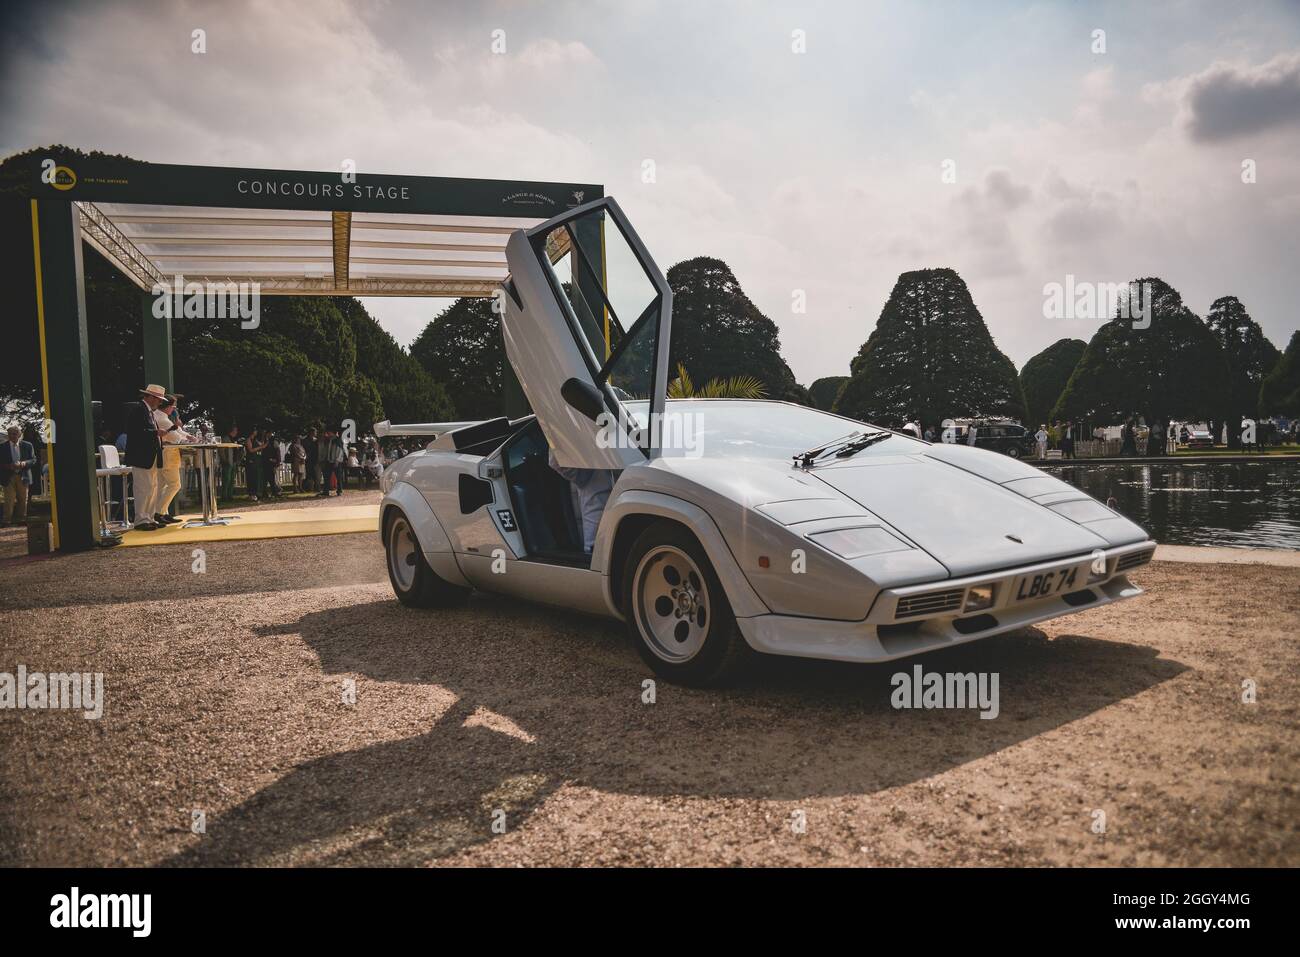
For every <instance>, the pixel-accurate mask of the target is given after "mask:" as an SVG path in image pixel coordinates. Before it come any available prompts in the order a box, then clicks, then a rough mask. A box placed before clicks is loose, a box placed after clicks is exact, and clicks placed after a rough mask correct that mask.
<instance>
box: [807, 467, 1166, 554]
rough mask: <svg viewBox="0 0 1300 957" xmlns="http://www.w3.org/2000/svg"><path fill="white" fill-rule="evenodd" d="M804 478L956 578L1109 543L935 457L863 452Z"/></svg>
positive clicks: (1013, 492)
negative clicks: (855, 506) (852, 504)
mask: <svg viewBox="0 0 1300 957" xmlns="http://www.w3.org/2000/svg"><path fill="white" fill-rule="evenodd" d="M968 451H969V453H970V454H972V455H979V454H983V455H989V454H991V453H980V452H979V450H976V449H970V450H968ZM1025 468H1026V470H1027V471H1028V472H1030V473H1034V474H1036V475H1037V476H1042V478H1043V479H1046V480H1048V481H1051V482H1056V480H1055V479H1051V478H1050V477H1048V476H1045V475H1044V474H1043V473H1042V472H1039V471H1038V470H1037V469H1031V468H1028V467H1025ZM806 474H808V475H810V476H813V477H815V478H817V479H818V480H819V481H821V482H824V483H825V484H827V485H829V486H830V487H831V488H833V489H835V490H836V491H838V492H841V493H842V494H844V495H846V496H848V497H849V498H851V499H853V500H854V501H856V502H858V503H859V504H861V505H862V507H863V508H865V509H867V510H868V511H870V512H872V513H874V514H875V515H878V516H879V517H880V518H882V519H883V520H884V521H886V522H888V523H889V524H890V525H892V526H893V527H894V528H896V529H898V530H899V531H900V532H902V533H903V534H904V535H906V536H907V537H908V538H910V539H911V540H912V541H913V542H914V543H915V544H916V545H917V546H919V547H920V548H922V549H924V550H925V551H926V552H928V553H929V554H930V555H931V556H932V557H933V558H935V559H936V560H937V561H939V562H941V563H942V564H943V565H944V566H945V567H946V568H947V569H948V571H949V574H951V575H952V576H953V577H959V576H962V575H973V574H977V573H980V572H984V571H991V570H995V569H999V568H1009V567H1012V566H1016V565H1027V564H1031V563H1034V562H1041V561H1050V560H1052V559H1056V558H1065V557H1068V556H1072V555H1079V554H1087V553H1089V552H1091V551H1092V550H1093V549H1096V548H1106V547H1107V546H1108V545H1109V544H1110V542H1109V541H1108V540H1107V538H1106V537H1104V536H1103V534H1101V533H1099V532H1096V531H1093V530H1090V529H1089V528H1087V527H1085V526H1084V525H1080V524H1078V523H1076V522H1074V521H1072V520H1070V519H1068V518H1066V517H1065V516H1063V515H1060V514H1058V513H1056V512H1054V511H1052V510H1051V509H1050V508H1048V507H1046V506H1045V505H1043V504H1040V503H1039V502H1036V501H1034V500H1033V499H1032V498H1029V497H1027V496H1026V495H1025V494H1023V493H1022V492H1018V491H1016V490H1013V489H1012V488H1008V487H1007V486H1006V485H1003V484H1000V483H999V482H998V481H996V480H992V479H990V478H987V477H983V476H981V475H979V474H977V473H976V472H974V471H970V470H967V469H966V468H963V467H961V466H957V465H954V464H950V463H949V462H945V461H942V460H940V459H938V458H935V457H931V456H929V455H914V456H889V457H887V458H884V457H882V458H879V459H876V460H873V459H872V458H871V457H870V456H866V455H864V456H860V457H857V458H853V459H846V460H844V461H842V462H837V463H834V464H831V465H826V466H821V467H818V468H814V469H811V470H809V471H808V472H807V473H806ZM1061 484H1063V483H1061ZM1077 497H1082V496H1077ZM1139 532H1140V530H1139Z"/></svg>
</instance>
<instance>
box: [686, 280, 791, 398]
mask: <svg viewBox="0 0 1300 957" xmlns="http://www.w3.org/2000/svg"><path fill="white" fill-rule="evenodd" d="M668 285H669V286H671V287H672V290H673V329H672V346H671V348H670V350H669V356H670V362H671V363H672V365H673V366H677V365H686V366H688V367H689V368H691V369H694V370H695V373H696V375H698V376H701V377H703V378H708V379H731V378H734V377H736V376H744V375H749V376H753V377H754V378H756V379H758V380H759V382H761V383H762V384H763V387H764V388H765V389H766V391H767V394H768V396H769V397H770V398H773V399H786V400H789V401H792V402H801V403H803V404H805V405H807V404H808V402H809V399H808V390H807V389H805V388H804V387H803V386H801V385H799V383H798V382H796V381H795V378H794V373H792V372H791V371H790V367H789V366H788V365H786V363H785V360H784V359H782V358H781V338H780V335H779V333H778V330H777V328H776V323H775V322H773V321H772V320H771V319H769V318H768V317H767V316H765V315H763V313H762V311H761V310H759V308H758V307H757V306H755V305H754V304H753V303H752V302H751V301H750V300H749V297H748V296H746V295H745V291H744V290H743V289H741V287H740V283H739V282H738V281H737V279H736V277H735V275H734V274H733V273H732V271H731V268H730V267H729V266H728V265H727V264H726V263H724V262H723V261H722V260H720V259H713V258H711V257H709V256H697V257H695V258H694V259H688V260H686V261H685V262H680V263H678V264H677V265H675V266H673V267H672V268H671V269H669V270H668Z"/></svg>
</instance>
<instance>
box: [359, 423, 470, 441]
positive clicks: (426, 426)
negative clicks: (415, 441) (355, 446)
mask: <svg viewBox="0 0 1300 957" xmlns="http://www.w3.org/2000/svg"><path fill="white" fill-rule="evenodd" d="M482 421H483V420H482V419H477V420H474V421H472V422H417V423H414V424H411V425H393V423H391V422H389V421H388V420H387V419H385V420H384V421H383V422H376V423H375V435H376V436H378V437H379V438H381V439H382V438H385V437H386V436H390V435H442V434H443V433H444V432H454V431H456V429H463V428H465V427H466V426H469V425H478V424H479V423H480V422H482Z"/></svg>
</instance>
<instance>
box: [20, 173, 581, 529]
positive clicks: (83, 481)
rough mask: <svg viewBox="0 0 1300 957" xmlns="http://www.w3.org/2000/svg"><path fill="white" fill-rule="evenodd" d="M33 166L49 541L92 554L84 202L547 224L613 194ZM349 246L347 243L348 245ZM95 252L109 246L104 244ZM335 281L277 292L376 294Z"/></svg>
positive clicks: (148, 366)
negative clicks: (46, 424)
mask: <svg viewBox="0 0 1300 957" xmlns="http://www.w3.org/2000/svg"><path fill="white" fill-rule="evenodd" d="M28 162H29V166H30V169H29V173H28V176H27V178H26V188H25V189H23V190H20V195H22V196H23V198H26V199H28V200H29V201H30V205H31V226H32V248H33V253H34V257H35V266H36V268H35V283H36V321H37V323H38V328H39V341H40V352H41V355H40V360H41V378H42V388H43V398H44V404H45V409H46V415H47V416H48V417H49V419H50V421H51V423H52V425H53V428H52V429H51V430H49V431H51V432H52V434H51V435H50V436H49V438H50V439H51V441H50V443H49V449H50V456H49V479H50V500H51V515H52V520H53V526H54V528H53V543H52V544H53V546H54V547H55V548H56V549H60V550H62V551H78V550H84V549H87V548H91V547H94V546H95V545H97V544H99V528H100V522H99V495H98V490H97V483H96V479H95V449H94V431H93V423H92V413H91V394H90V353H89V346H88V340H87V335H86V295H85V278H84V273H83V268H82V242H83V238H84V237H83V232H82V219H83V216H84V215H85V213H84V212H83V209H85V208H86V206H84V205H80V204H87V205H88V204H94V203H128V204H139V205H160V206H194V207H200V206H206V207H220V208H225V209H259V210H266V209H269V210H276V209H279V210H308V211H327V212H330V213H332V214H336V215H337V214H350V213H406V214H415V215H433V216H470V217H484V218H504V219H532V220H542V219H547V218H549V217H551V216H554V215H556V214H558V213H561V212H563V211H564V210H566V209H570V208H572V207H574V206H577V205H580V204H581V203H583V202H590V201H591V200H594V199H599V198H600V197H602V196H603V195H604V187H603V186H600V185H597V184H592V183H553V182H534V181H525V180H493V179H461V178H453V177H443V176H390V175H383V174H373V173H360V172H358V173H356V174H354V176H353V178H352V179H350V180H349V179H348V178H346V177H345V176H344V174H342V173H337V172H336V173H329V172H317V171H303V170H268V169H252V168H238V167H222V166H176V165H168V164H159V163H147V162H143V161H140V160H132V159H125V158H120V157H109V156H100V155H95V156H86V155H84V154H80V153H66V152H64V151H61V150H44V151H38V152H35V153H33V154H32V155H31V156H30V157H29V160H28ZM252 184H260V186H257V187H254V186H253V185H252ZM272 187H273V188H272ZM344 219H345V220H346V217H344ZM345 235H346V234H345ZM97 239H98V240H102V239H103V237H102V236H101V237H98V238H97ZM87 241H90V240H87ZM215 241H216V240H214V242H215ZM346 243H347V240H346V238H345V239H344V246H345V248H346ZM94 245H95V246H96V248H100V249H101V250H102V249H103V248H104V247H103V243H102V241H96V242H95V243H94ZM597 248H599V246H598V247H597ZM107 258H108V259H109V261H110V262H112V263H113V264H114V265H115V266H116V267H117V268H118V269H119V270H120V271H122V272H123V273H124V274H125V275H127V276H128V278H130V279H132V281H134V282H135V283H136V284H137V285H143V279H144V278H145V275H144V274H145V273H146V271H147V268H148V264H143V265H142V264H140V263H138V262H135V261H132V260H131V259H130V257H129V256H124V255H122V256H115V255H107ZM601 267H602V269H603V263H602V264H601ZM334 282H335V285H332V286H329V287H321V288H317V289H296V288H294V289H280V290H276V292H279V293H281V294H286V295H317V296H348V295H355V296H366V295H374V294H377V293H375V292H372V291H369V290H364V289H357V290H351V289H349V288H347V285H346V283H347V278H346V275H345V276H344V278H343V282H342V284H341V285H340V284H338V282H339V277H338V275H337V273H336V274H335V280H334ZM400 285H401V284H400V282H399V283H397V284H396V289H395V290H393V291H385V292H383V293H379V294H384V295H426V296H427V295H438V293H432V292H428V291H419V292H402V291H400ZM485 285H486V283H483V282H481V283H479V284H478V286H485ZM141 295H142V321H143V325H144V356H143V359H144V376H145V380H146V381H147V382H156V383H158V384H160V385H162V386H163V388H165V389H168V390H171V389H172V388H174V387H175V383H174V382H173V376H172V345H171V322H172V320H171V319H158V318H155V317H154V315H153V313H152V310H151V308H150V303H151V297H150V294H149V292H148V291H147V287H145V291H142V294H141ZM441 295H449V296H456V295H479V296H485V295H491V292H490V291H487V290H486V289H479V288H477V287H474V288H467V289H466V290H464V291H451V292H446V293H441ZM594 345H596V344H593V346H594ZM603 345H604V344H601V346H602V347H603ZM144 384H145V383H141V385H142V386H143V385H144ZM507 398H508V400H510V401H509V404H510V405H513V406H515V408H518V406H519V402H520V399H521V396H520V394H519V392H518V385H517V383H507Z"/></svg>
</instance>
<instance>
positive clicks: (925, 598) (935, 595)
mask: <svg viewBox="0 0 1300 957" xmlns="http://www.w3.org/2000/svg"><path fill="white" fill-rule="evenodd" d="M965 594H966V589H964V588H949V589H947V590H946V591H928V592H925V593H924V594H921V595H908V596H907V597H906V598H900V599H898V607H897V608H896V609H895V610H894V617H895V618H915V617H916V616H918V615H937V614H939V613H941V612H945V611H958V610H960V609H961V601H962V597H963V596H964V595H965Z"/></svg>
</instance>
